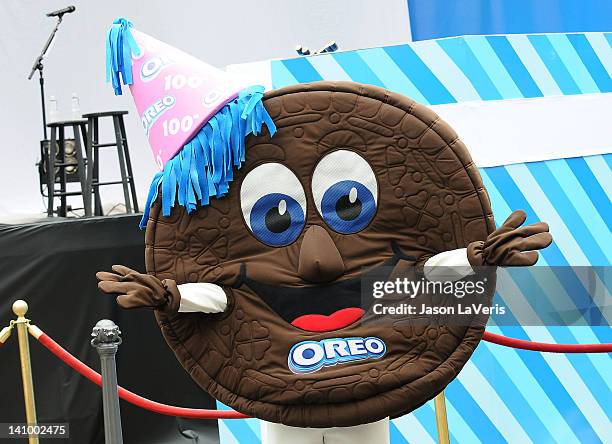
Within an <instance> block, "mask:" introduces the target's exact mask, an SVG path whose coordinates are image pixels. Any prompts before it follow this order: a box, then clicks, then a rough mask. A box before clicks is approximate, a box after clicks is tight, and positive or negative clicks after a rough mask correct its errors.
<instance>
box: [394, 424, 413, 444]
mask: <svg viewBox="0 0 612 444" xmlns="http://www.w3.org/2000/svg"><path fill="white" fill-rule="evenodd" d="M389 438H390V442H392V443H393V444H409V443H408V441H407V440H406V438H404V435H402V433H401V432H400V431H399V430H398V428H397V426H396V425H395V424H393V421H389Z"/></svg>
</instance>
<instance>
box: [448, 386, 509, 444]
mask: <svg viewBox="0 0 612 444" xmlns="http://www.w3.org/2000/svg"><path fill="white" fill-rule="evenodd" d="M444 393H445V395H446V397H447V398H448V399H449V401H451V402H452V403H453V404H454V405H455V407H456V408H457V410H459V411H460V412H462V413H463V418H464V419H465V421H466V422H467V423H468V424H469V426H470V428H471V429H472V430H475V431H476V433H477V434H478V437H479V438H481V439H482V442H485V443H489V442H495V443H502V442H506V440H505V439H504V437H503V436H502V434H501V433H500V432H499V430H497V427H495V425H494V424H493V423H492V422H491V419H490V418H489V416H488V415H487V414H486V413H485V412H484V411H483V410H482V409H481V408H480V406H479V405H478V403H477V402H476V401H474V398H472V395H471V394H470V392H468V391H467V390H466V389H465V387H464V386H463V384H462V383H461V381H459V380H458V379H454V380H453V381H452V382H451V383H450V384H449V385H447V386H446V389H445V390H444Z"/></svg>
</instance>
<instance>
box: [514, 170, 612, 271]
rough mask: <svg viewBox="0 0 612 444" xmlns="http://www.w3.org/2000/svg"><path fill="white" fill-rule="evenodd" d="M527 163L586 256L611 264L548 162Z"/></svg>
mask: <svg viewBox="0 0 612 444" xmlns="http://www.w3.org/2000/svg"><path fill="white" fill-rule="evenodd" d="M526 165H527V168H528V169H529V171H531V173H532V174H533V176H534V178H535V179H536V181H537V182H538V184H539V185H540V187H541V188H542V190H543V191H544V193H545V194H546V195H547V196H548V199H549V200H550V202H551V203H552V204H553V206H554V207H555V209H556V210H557V212H558V213H559V215H560V216H561V218H562V219H563V221H564V223H565V225H566V226H567V227H568V228H569V229H570V231H571V233H572V236H573V237H574V239H576V242H577V243H578V245H580V248H581V249H582V251H584V254H585V256H586V257H588V258H589V261H590V263H591V264H592V265H609V264H610V263H609V261H608V258H607V257H606V255H605V254H604V253H603V251H602V250H601V247H600V246H599V244H598V243H597V241H596V240H595V238H593V235H592V233H591V232H590V231H589V229H588V228H587V227H586V225H585V224H584V221H583V220H582V217H581V216H580V214H578V212H577V211H576V209H575V208H574V206H573V205H572V203H571V201H570V200H569V199H568V197H567V195H566V194H565V192H564V191H563V188H561V186H559V183H558V182H557V180H556V179H555V177H554V176H553V175H552V173H551V172H550V170H549V169H548V166H547V165H546V162H530V163H527V164H526Z"/></svg>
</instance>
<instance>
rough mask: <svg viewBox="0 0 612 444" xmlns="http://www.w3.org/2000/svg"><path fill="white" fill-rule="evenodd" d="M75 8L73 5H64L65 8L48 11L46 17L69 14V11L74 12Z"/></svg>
mask: <svg viewBox="0 0 612 444" xmlns="http://www.w3.org/2000/svg"><path fill="white" fill-rule="evenodd" d="M75 9H76V8H75V7H74V6H66V7H65V8H62V9H58V10H57V11H53V12H50V13H48V14H47V17H61V16H62V15H64V14H70V13H71V12H74V10H75Z"/></svg>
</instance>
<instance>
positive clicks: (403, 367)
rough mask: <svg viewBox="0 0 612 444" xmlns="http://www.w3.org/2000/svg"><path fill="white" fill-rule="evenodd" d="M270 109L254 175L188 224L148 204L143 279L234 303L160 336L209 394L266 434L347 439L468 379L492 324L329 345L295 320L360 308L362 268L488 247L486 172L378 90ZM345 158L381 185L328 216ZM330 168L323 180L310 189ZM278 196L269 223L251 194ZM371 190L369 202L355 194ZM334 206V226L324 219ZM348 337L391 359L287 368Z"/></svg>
mask: <svg viewBox="0 0 612 444" xmlns="http://www.w3.org/2000/svg"><path fill="white" fill-rule="evenodd" d="M264 105H265V107H266V109H267V110H268V112H269V113H270V115H271V117H272V118H273V120H274V122H275V124H276V126H277V128H278V132H277V133H276V134H275V135H274V136H273V137H270V136H269V134H268V133H264V134H263V135H260V136H257V137H255V136H249V137H248V139H247V142H246V145H247V148H246V162H245V164H244V166H243V167H242V169H240V170H239V171H237V172H236V174H235V177H234V182H233V183H232V185H231V187H230V190H229V193H228V195H227V196H225V197H223V198H221V199H217V200H213V201H212V202H211V204H210V205H209V206H206V207H203V208H200V209H198V210H197V211H196V212H195V213H193V214H191V215H188V214H187V213H186V211H184V209H183V208H182V207H175V208H174V209H173V211H172V214H171V215H170V216H169V217H163V216H162V215H161V210H160V207H161V202H160V201H159V200H158V202H156V203H155V204H154V205H153V208H152V210H151V214H150V219H149V222H148V224H147V231H146V264H147V271H148V272H149V273H152V274H154V275H156V276H157V277H158V278H160V279H166V278H171V279H174V280H176V281H177V283H179V284H182V283H187V282H212V283H216V284H218V285H221V286H222V287H223V288H224V289H225V290H226V293H227V294H228V298H229V307H228V309H227V310H226V312H225V313H221V314H214V315H210V314H203V313H179V314H176V315H170V314H168V313H165V312H158V313H157V317H158V321H159V324H160V326H161V329H162V332H163V334H164V336H165V338H166V340H167V342H168V344H169V345H170V347H171V348H172V349H173V351H174V352H175V354H176V356H177V358H178V360H179V361H180V363H181V364H182V365H183V367H184V368H185V369H186V370H187V371H188V372H189V374H190V375H191V376H192V378H193V379H194V380H195V381H196V382H197V383H198V384H199V385H200V386H201V387H202V388H203V389H204V390H206V391H208V392H209V393H210V394H211V395H212V396H214V397H215V398H217V399H219V400H220V401H222V402H224V403H225V404H228V405H230V406H231V407H233V408H234V409H236V410H238V411H240V412H243V413H246V414H249V415H253V416H256V417H258V418H261V419H264V420H267V421H273V422H280V423H284V424H288V425H292V426H304V427H330V426H352V425H356V424H363V423H367V422H372V421H376V420H379V419H381V418H384V417H387V416H397V415H400V414H402V413H404V412H409V411H411V410H413V409H415V408H416V407H418V406H420V405H422V404H423V403H424V402H426V401H427V400H429V399H431V398H433V397H434V396H435V395H436V394H438V393H439V392H440V391H441V390H443V389H444V387H445V386H446V385H447V384H448V383H449V382H450V381H452V380H453V378H455V377H456V376H457V374H458V372H459V371H460V369H461V368H462V366H463V365H464V364H465V362H466V361H467V360H468V359H469V357H470V355H471V354H472V352H473V351H474V349H475V348H476V346H477V345H478V343H479V341H480V339H481V336H482V333H483V331H484V323H485V322H486V317H485V318H482V317H480V318H478V319H474V322H473V323H472V324H471V325H469V326H460V325H456V326H455V325H445V324H441V323H440V322H438V319H437V318H436V317H427V318H423V317H420V318H418V319H417V318H415V317H414V316H413V317H410V316H408V315H406V316H396V317H395V318H393V319H391V320H388V321H387V322H378V323H376V322H374V323H369V322H365V321H364V319H360V320H357V321H356V322H352V323H350V325H347V326H344V327H342V328H339V329H335V330H331V331H322V332H317V331H307V330H308V329H304V328H299V327H297V326H295V325H293V324H292V322H294V319H296V317H298V318H299V317H300V316H302V315H308V314H322V315H330V314H331V313H332V312H335V311H337V310H340V309H344V308H347V307H355V306H357V307H358V306H359V297H360V296H359V286H358V282H359V277H360V275H361V273H363V270H367V269H373V268H376V267H379V266H381V265H383V264H391V265H394V266H395V267H396V268H398V267H399V268H402V267H409V266H411V265H414V264H422V263H423V262H424V261H425V260H426V259H427V258H428V257H431V256H433V255H435V254H437V253H440V252H443V251H447V250H452V249H456V248H463V247H466V246H467V245H468V243H470V242H472V241H476V240H484V239H485V238H486V237H487V235H488V234H489V233H490V232H491V231H493V229H494V221H493V216H492V212H491V207H490V203H489V199H488V197H487V193H486V191H485V189H484V187H483V184H482V180H481V178H480V175H479V173H478V170H477V169H476V167H475V166H474V164H473V162H472V160H471V158H470V155H469V153H468V151H467V149H466V147H465V146H464V145H463V143H462V142H461V141H460V140H459V139H458V138H457V135H456V134H455V133H454V132H453V130H452V129H451V128H450V127H449V126H448V125H447V124H446V123H445V122H443V121H442V120H441V119H440V118H439V117H438V116H437V115H436V114H434V113H433V112H432V111H431V110H429V109H428V108H426V107H424V106H422V105H419V104H417V103H415V102H414V101H412V100H410V99H408V98H406V97H403V96H401V95H398V94H394V93H391V92H389V91H385V90H383V89H380V88H377V87H373V86H369V85H360V84H355V83H348V82H317V83H311V84H301V85H295V86H291V87H287V88H282V89H279V90H275V91H271V92H269V93H267V94H266V95H265V97H264ZM334 153H336V154H334ZM332 155H333V156H332ZM355 155H357V156H359V158H357V157H355ZM327 156H331V157H327ZM326 159H327V160H326ZM359 159H361V160H359ZM344 160H346V161H347V162H349V161H351V162H352V161H355V160H356V161H357V162H356V165H357V164H359V168H363V169H364V171H363V174H362V173H360V174H359V175H363V176H368V175H369V174H372V175H373V176H372V177H374V179H372V180H374V181H375V182H372V180H370V185H369V186H370V188H369V190H370V191H371V192H372V193H371V196H370V195H369V194H368V191H367V189H366V188H367V187H366V188H362V187H361V186H356V187H352V188H350V190H351V191H350V193H349V194H347V195H346V196H343V197H340V198H337V199H335V200H334V201H333V202H332V204H334V205H335V207H334V206H333V205H332V206H331V207H330V205H329V202H327V203H326V202H325V195H324V197H323V198H322V200H321V187H322V185H321V183H322V182H326V181H329V180H330V178H329V176H330V174H331V175H332V176H333V173H334V171H335V169H336V168H334V165H337V166H338V168H337V170H338V171H340V172H341V173H342V171H344V170H343V168H342V164H343V163H344ZM279 165H280V166H279ZM320 165H323V166H324V167H323V166H321V167H320V168H319V170H325V171H326V172H327V173H326V174H323V175H321V174H319V176H321V177H319V176H317V177H314V178H313V175H314V176H316V174H313V171H315V170H316V169H317V167H318V166H320ZM262 166H265V167H264V168H260V169H259V170H257V173H252V175H251V176H249V174H250V173H251V172H253V171H255V170H256V169H257V168H258V167H262ZM283 166H284V167H286V168H284V167H283ZM369 169H371V173H370V172H369V171H370V170H369ZM366 170H367V171H366ZM266 172H268V173H270V174H267V173H266ZM330 172H331V173H330ZM272 173H274V174H272ZM339 174H340V173H339ZM285 176H286V177H285ZM249 177H250V178H249ZM245 178H248V179H245ZM295 178H297V181H296V180H295ZM332 179H333V178H332ZM338 179H342V178H338ZM277 182H278V183H277ZM347 183H348V182H347ZM373 184H374V185H373ZM334 186H335V185H334ZM275 187H277V188H275ZM289 188H292V191H291V190H289ZM353 188H354V190H353ZM299 189H301V191H300V190H299ZM330 189H331V188H330ZM347 189H348V188H347ZM266 190H267V191H266ZM270 190H272V191H275V192H278V193H287V194H288V195H289V196H290V197H289V198H287V199H286V201H283V202H284V203H283V205H282V207H281V206H279V208H272V209H267V208H266V207H264V209H263V212H261V211H262V210H261V209H258V208H259V207H257V205H259V204H256V205H252V204H253V200H254V198H253V196H251V195H249V193H251V194H255V195H256V197H257V196H258V193H263V192H267V193H269V194H267V195H266V196H273V193H270ZM313 190H315V191H313ZM317 190H318V191H317ZM362 190H363V193H365V194H363V196H366V195H367V197H368V198H369V199H370V200H369V201H366V199H365V198H362V197H359V196H362V194H357V191H358V192H359V193H362ZM302 193H303V194H302ZM351 193H352V194H351ZM283 195H284V194H283ZM332 197H334V196H333V193H332ZM294 198H295V199H294ZM262 199H263V198H262ZM328 200H329V199H328ZM263 201H264V204H265V199H263ZM249 202H250V203H249ZM258 202H259V201H258ZM334 202H335V203H334ZM296 205H297V206H296ZM301 205H303V208H302V207H301ZM325 205H327V207H325ZM245 208H246V209H245ZM324 208H328V210H329V208H331V210H329V211H332V212H334V211H336V212H337V214H335V215H332V216H329V217H327V216H325V217H324V216H322V214H323V213H325V211H324ZM266 210H267V211H266ZM302 210H303V214H299V213H300V211H302ZM366 210H367V211H370V213H369V215H368V216H367V217H365V218H364V219H363V220H359V217H360V216H359V214H362V213H364V212H365V211H366ZM257 211H259V213H257ZM360 212H361V213H360ZM325 214H328V213H325ZM300 218H301V219H300ZM351 218H352V219H351ZM296 221H297V222H296ZM346 221H349V222H350V223H348V222H347V223H348V225H346V224H345V222H346ZM343 224H344V225H343ZM351 224H352V225H351ZM283 230H285V231H283ZM287 230H290V231H291V233H290V235H287V236H285V235H284V234H283V233H285V234H286V233H289V231H287ZM283 236H284V237H283ZM338 253H339V254H338ZM313 257H315V258H318V259H317V260H316V261H314V262H316V264H320V265H321V267H320V268H321V269H324V270H323V271H321V270H319V268H317V267H318V266H315V265H312V262H313V261H312V258H313ZM309 258H310V259H309ZM308 260H310V262H308ZM349 311H350V310H349ZM300 325H302V324H300ZM351 337H352V338H369V337H375V338H378V339H379V340H381V341H382V342H384V344H385V346H386V349H385V350H384V352H383V353H382V355H381V356H379V355H377V354H376V353H374V354H373V355H372V356H370V357H369V358H368V359H360V360H353V361H346V362H337V363H335V365H331V364H330V365H324V366H323V367H321V368H317V369H315V370H313V371H310V372H303V371H301V370H300V368H298V369H297V370H296V368H295V366H294V367H292V366H291V365H290V360H288V357H289V353H290V351H291V349H292V347H293V346H295V345H296V344H298V343H301V342H302V341H320V340H324V339H330V338H351ZM370 345H372V347H373V348H374V349H375V350H374V351H376V350H378V351H380V349H377V348H376V347H378V345H377V344H374V343H371V344H370ZM304 356H306V355H304Z"/></svg>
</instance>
